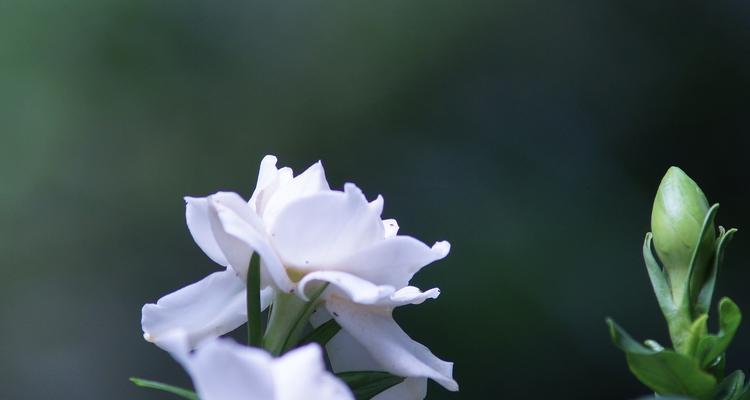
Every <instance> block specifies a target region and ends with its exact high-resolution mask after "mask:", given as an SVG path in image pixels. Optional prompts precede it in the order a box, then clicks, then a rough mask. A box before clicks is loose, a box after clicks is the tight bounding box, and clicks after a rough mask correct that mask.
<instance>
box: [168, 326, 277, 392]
mask: <svg viewBox="0 0 750 400" xmlns="http://www.w3.org/2000/svg"><path fill="white" fill-rule="evenodd" d="M178 361H180V360H179V359H178ZM182 362H183V366H184V367H185V369H186V370H187V371H188V373H189V374H190V376H191V378H192V379H193V384H194V385H195V388H196V391H197V393H198V396H199V397H200V398H201V400H273V399H276V398H277V397H275V396H274V394H275V386H276V382H275V381H274V373H273V371H272V370H271V368H269V367H270V366H271V363H272V359H271V356H270V355H269V354H268V353H266V352H264V351H262V350H259V349H254V348H251V347H246V346H242V345H239V344H237V343H234V342H233V341H231V340H230V339H217V340H212V341H209V342H207V343H206V344H205V345H204V346H203V347H201V348H200V349H198V350H197V351H196V352H195V354H194V355H192V356H188V357H187V358H186V359H185V360H184V361H182Z"/></svg>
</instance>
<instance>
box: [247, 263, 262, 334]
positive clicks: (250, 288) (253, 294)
mask: <svg viewBox="0 0 750 400" xmlns="http://www.w3.org/2000/svg"><path fill="white" fill-rule="evenodd" d="M246 292H247V344H248V345H249V346H252V347H260V346H261V341H262V340H263V329H262V328H261V323H260V322H261V321H260V314H261V311H260V256H259V255H258V252H254V253H253V255H252V257H250V265H248V267H247V290H246Z"/></svg>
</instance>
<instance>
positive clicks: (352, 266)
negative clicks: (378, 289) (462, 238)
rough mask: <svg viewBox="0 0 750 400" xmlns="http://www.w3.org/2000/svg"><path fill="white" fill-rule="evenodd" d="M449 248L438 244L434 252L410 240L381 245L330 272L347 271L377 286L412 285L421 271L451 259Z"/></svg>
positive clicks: (398, 238)
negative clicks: (443, 259) (414, 278)
mask: <svg viewBox="0 0 750 400" xmlns="http://www.w3.org/2000/svg"><path fill="white" fill-rule="evenodd" d="M449 251H450V244H449V243H448V242H445V241H443V242H437V243H435V245H433V246H432V247H431V248H430V247H427V245H425V244H424V243H422V242H420V241H419V240H417V239H414V238H413V237H410V236H395V237H391V238H388V239H385V240H382V241H379V242H377V243H375V244H373V245H371V246H370V247H368V248H366V249H362V250H360V251H358V252H356V253H354V254H351V255H349V256H348V257H346V258H344V259H342V260H339V261H337V262H335V263H332V264H330V265H329V266H328V269H332V270H337V271H342V270H343V271H347V272H350V273H352V274H355V275H357V276H359V277H361V278H363V279H367V280H369V281H371V282H373V283H375V284H378V285H391V286H394V287H397V288H400V287H403V286H406V285H408V284H409V281H410V280H411V278H412V277H413V276H414V274H416V273H417V272H418V271H419V270H420V269H422V267H424V266H426V265H427V264H430V263H432V262H433V261H437V260H440V259H442V258H444V257H445V256H447V255H448V252H449Z"/></svg>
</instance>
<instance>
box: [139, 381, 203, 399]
mask: <svg viewBox="0 0 750 400" xmlns="http://www.w3.org/2000/svg"><path fill="white" fill-rule="evenodd" d="M130 381H131V382H133V383H134V384H135V385H136V386H139V387H142V388H148V389H156V390H161V391H162V392H167V393H171V394H174V395H176V396H179V397H182V398H183V399H187V400H198V395H197V394H195V392H193V391H192V390H188V389H183V388H181V387H177V386H172V385H168V384H166V383H161V382H156V381H149V380H146V379H140V378H130Z"/></svg>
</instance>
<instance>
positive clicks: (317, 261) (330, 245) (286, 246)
mask: <svg viewBox="0 0 750 400" xmlns="http://www.w3.org/2000/svg"><path fill="white" fill-rule="evenodd" d="M269 228H270V229H269V232H270V233H271V241H272V242H273V244H274V248H275V249H276V251H277V252H278V254H279V256H280V257H281V259H282V260H283V261H284V264H285V265H286V266H288V267H293V268H297V269H300V270H305V271H309V270H318V269H326V267H327V266H328V265H331V264H334V263H336V262H338V261H340V260H342V259H344V258H346V257H347V256H348V255H350V254H352V253H355V252H357V251H359V250H362V249H364V248H367V247H369V246H370V245H372V244H373V243H375V242H376V241H382V240H384V239H383V238H384V237H385V231H384V228H383V222H382V220H381V219H380V215H378V214H376V213H374V212H373V209H372V207H370V205H369V203H368V202H367V199H365V196H364V195H363V194H362V191H360V190H359V189H358V188H357V187H356V186H355V185H353V184H346V185H345V187H344V192H339V191H327V192H319V193H316V194H313V195H311V196H307V197H304V198H301V199H298V200H296V201H293V202H291V203H289V204H288V205H286V207H284V208H283V209H282V210H281V211H280V212H279V215H278V217H277V218H276V219H275V221H274V222H271V225H269Z"/></svg>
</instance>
